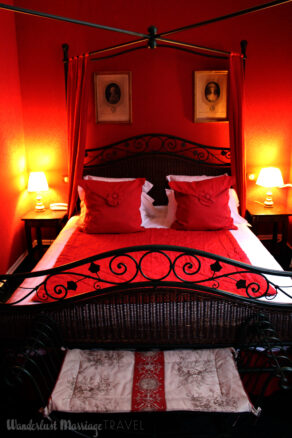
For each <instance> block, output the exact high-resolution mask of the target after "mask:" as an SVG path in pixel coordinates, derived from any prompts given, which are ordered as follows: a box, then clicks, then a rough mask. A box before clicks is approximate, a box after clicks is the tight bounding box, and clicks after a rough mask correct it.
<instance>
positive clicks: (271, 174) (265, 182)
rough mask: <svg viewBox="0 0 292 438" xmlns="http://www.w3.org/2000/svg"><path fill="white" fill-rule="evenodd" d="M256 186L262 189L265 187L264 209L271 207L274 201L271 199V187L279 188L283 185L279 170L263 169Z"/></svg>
mask: <svg viewBox="0 0 292 438" xmlns="http://www.w3.org/2000/svg"><path fill="white" fill-rule="evenodd" d="M256 184H258V185H259V186H262V187H267V188H268V189H269V191H268V192H267V195H266V199H265V201H264V205H265V207H273V205H274V201H273V199H272V191H271V188H272V187H281V186H283V185H284V181H283V177H282V173H281V170H280V169H278V168H277V167H263V168H262V169H261V170H260V173H259V176H258V178H257V181H256Z"/></svg>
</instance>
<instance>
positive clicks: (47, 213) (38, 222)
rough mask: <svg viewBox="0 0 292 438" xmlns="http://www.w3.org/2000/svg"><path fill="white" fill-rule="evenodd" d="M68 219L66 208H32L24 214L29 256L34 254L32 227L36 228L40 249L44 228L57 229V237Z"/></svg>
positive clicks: (40, 247)
mask: <svg viewBox="0 0 292 438" xmlns="http://www.w3.org/2000/svg"><path fill="white" fill-rule="evenodd" d="M66 219H67V211H65V210H54V211H53V210H49V209H47V210H44V211H36V210H31V211H29V212H28V213H27V214H26V215H24V216H23V217H22V218H21V220H22V221H24V225H25V234H26V240H27V249H28V254H29V256H32V255H33V248H32V236H31V230H32V228H35V229H36V238H37V246H38V248H39V249H42V246H43V244H42V228H53V229H54V230H55V235H54V237H56V236H57V235H58V233H59V232H60V231H61V229H62V228H63V226H64V224H65V223H66Z"/></svg>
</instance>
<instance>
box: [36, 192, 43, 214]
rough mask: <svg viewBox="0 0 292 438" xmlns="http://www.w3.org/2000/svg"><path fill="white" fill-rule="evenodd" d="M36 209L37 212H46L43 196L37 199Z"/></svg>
mask: <svg viewBox="0 0 292 438" xmlns="http://www.w3.org/2000/svg"><path fill="white" fill-rule="evenodd" d="M34 209H35V210H36V211H44V210H45V206H44V204H43V199H42V197H41V195H38V196H37V197H36V204H35V207H34Z"/></svg>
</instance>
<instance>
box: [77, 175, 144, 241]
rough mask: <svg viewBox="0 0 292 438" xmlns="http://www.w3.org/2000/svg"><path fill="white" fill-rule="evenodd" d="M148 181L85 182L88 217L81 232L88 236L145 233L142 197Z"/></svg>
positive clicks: (141, 179) (82, 225) (140, 179)
mask: <svg viewBox="0 0 292 438" xmlns="http://www.w3.org/2000/svg"><path fill="white" fill-rule="evenodd" d="M144 182H145V179H144V178H137V179H135V180H134V181H121V182H107V181H94V180H86V181H85V180H82V181H80V183H79V185H80V186H81V187H82V188H83V189H84V192H85V197H84V202H85V206H86V213H85V217H84V220H83V223H82V224H81V225H80V228H81V229H82V230H83V231H85V232H86V233H91V234H94V233H133V232H135V231H142V230H143V228H142V227H141V222H142V220H141V213H140V206H141V193H142V186H143V184H144Z"/></svg>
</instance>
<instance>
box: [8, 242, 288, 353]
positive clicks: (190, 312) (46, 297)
mask: <svg viewBox="0 0 292 438" xmlns="http://www.w3.org/2000/svg"><path fill="white" fill-rule="evenodd" d="M149 260H150V263H149ZM153 260H154V262H155V263H156V264H161V266H162V271H161V273H160V274H159V275H158V274H157V272H156V274H155V276H154V274H153V273H152V269H151V266H153ZM162 262H163V263H162ZM206 266H207V268H206ZM290 276H291V273H290V272H285V271H274V270H268V269H266V270H263V269H260V268H257V267H252V266H250V265H247V264H243V263H241V262H237V261H234V260H230V259H227V258H225V257H221V256H217V255H214V254H211V253H207V252H204V251H199V250H193V249H189V248H184V247H177V246H169V245H163V246H161V245H145V246H138V247H129V248H122V249H119V250H116V251H110V252H107V253H103V254H98V255H96V256H92V257H89V258H86V259H83V260H80V261H77V262H74V263H70V264H68V265H65V266H60V267H58V268H53V269H50V270H46V271H41V272H32V273H28V274H16V275H15V276H13V275H12V276H11V275H4V276H1V277H0V281H1V282H2V284H3V287H2V290H5V291H6V292H7V291H8V292H9V291H10V290H11V289H12V286H11V285H12V284H13V283H14V281H15V279H16V278H18V280H19V279H20V278H21V279H27V278H31V279H33V278H35V279H38V277H40V278H39V281H38V280H36V284H35V285H33V286H30V287H27V286H25V283H23V284H22V288H23V294H24V297H25V298H26V299H27V298H28V297H34V299H35V300H36V301H34V302H33V305H22V301H23V299H24V298H22V299H17V300H13V298H12V299H11V300H10V302H9V303H6V304H2V305H0V312H1V318H0V333H1V339H2V342H16V343H17V342H21V340H22V339H24V336H26V333H27V331H29V329H30V325H31V321H32V320H33V319H34V318H35V316H36V315H38V314H39V313H42V314H44V315H49V316H50V317H51V318H52V319H53V320H55V321H56V322H57V323H58V325H59V327H60V330H61V332H62V336H63V337H64V339H65V341H66V342H67V343H68V344H71V345H74V344H76V345H79V346H80V344H94V343H95V342H99V343H101V344H104V345H108V344H112V345H114V344H119V345H121V344H124V345H139V344H140V345H151V344H158V345H184V344H185V345H188V344H192V345H198V346H202V345H203V346H208V345H230V343H231V344H232V345H236V343H237V331H238V327H239V326H240V325H241V324H242V322H243V321H244V320H246V318H247V317H249V316H250V315H252V314H254V313H258V312H261V313H264V314H266V315H267V317H268V318H269V320H270V321H271V323H272V324H273V326H274V327H275V328H276V330H277V331H278V333H279V336H280V337H281V339H282V340H283V342H285V343H286V344H291V341H292V305H290V304H281V303H277V302H276V301H277V300H278V298H280V296H281V297H282V298H283V299H285V300H286V301H288V303H289V302H290V300H291V304H292V298H291V295H290V293H291V284H292V282H291V279H290ZM280 277H286V280H287V287H286V283H284V284H285V287H284V286H280V285H279V284H277V279H278V278H280ZM289 282H290V284H289Z"/></svg>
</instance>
